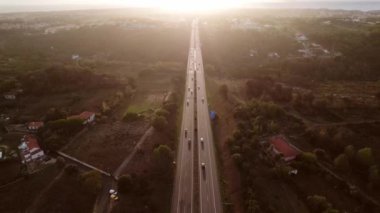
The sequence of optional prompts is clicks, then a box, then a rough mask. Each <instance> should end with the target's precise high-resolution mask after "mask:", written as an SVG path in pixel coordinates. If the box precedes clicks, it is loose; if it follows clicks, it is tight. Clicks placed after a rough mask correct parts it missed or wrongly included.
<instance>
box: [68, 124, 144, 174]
mask: <svg viewBox="0 0 380 213" xmlns="http://www.w3.org/2000/svg"><path fill="white" fill-rule="evenodd" d="M148 127H149V123H148V122H146V121H137V122H133V123H125V122H121V121H117V122H113V123H103V124H97V125H94V126H92V127H90V129H89V130H88V132H86V133H85V134H83V135H81V136H80V137H79V138H77V139H76V140H75V141H74V142H73V143H72V144H70V145H69V146H68V147H67V149H66V150H63V152H65V153H67V154H69V155H72V156H74V157H76V158H78V159H79V160H82V161H84V162H86V163H89V164H91V165H94V166H96V167H98V168H101V169H103V170H105V171H109V172H111V173H112V172H113V171H114V170H115V169H116V168H117V167H118V166H119V165H120V163H121V162H122V161H123V160H124V158H125V157H126V156H128V154H129V153H130V152H131V151H132V149H133V147H134V146H135V144H136V143H137V142H138V140H139V138H140V137H141V136H142V135H143V134H144V132H145V131H146V130H147V129H148Z"/></svg>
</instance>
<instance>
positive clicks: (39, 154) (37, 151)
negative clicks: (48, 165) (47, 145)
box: [18, 135, 45, 163]
mask: <svg viewBox="0 0 380 213" xmlns="http://www.w3.org/2000/svg"><path fill="white" fill-rule="evenodd" d="M18 148H19V150H20V154H21V158H22V162H23V163H29V162H31V161H35V160H39V159H41V158H43V157H44V155H45V154H44V151H43V150H42V149H41V148H40V145H39V144H38V141H37V138H36V137H35V136H33V135H24V137H22V139H21V144H20V145H19V146H18Z"/></svg>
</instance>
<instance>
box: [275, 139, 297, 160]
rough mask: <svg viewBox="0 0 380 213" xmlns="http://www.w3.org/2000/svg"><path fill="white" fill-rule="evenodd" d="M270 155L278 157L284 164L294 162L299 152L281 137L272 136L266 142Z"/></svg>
mask: <svg viewBox="0 0 380 213" xmlns="http://www.w3.org/2000/svg"><path fill="white" fill-rule="evenodd" d="M268 142H269V144H270V146H269V147H270V149H271V151H272V154H274V155H280V156H281V157H282V159H283V160H284V161H285V162H289V161H291V160H294V159H295V158H296V157H297V155H299V154H300V153H301V152H300V151H299V150H298V149H297V148H296V147H295V146H293V145H292V144H290V143H289V142H288V141H287V140H286V138H285V137H284V136H282V135H277V136H273V137H271V138H270V139H269V140H268Z"/></svg>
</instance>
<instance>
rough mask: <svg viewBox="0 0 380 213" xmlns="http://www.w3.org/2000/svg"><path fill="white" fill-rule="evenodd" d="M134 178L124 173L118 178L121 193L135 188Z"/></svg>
mask: <svg viewBox="0 0 380 213" xmlns="http://www.w3.org/2000/svg"><path fill="white" fill-rule="evenodd" d="M132 187H133V180H132V177H131V175H129V174H127V175H122V176H121V177H120V178H119V179H118V180H117V188H118V191H119V192H120V193H128V192H131V191H132V190H133V188H132Z"/></svg>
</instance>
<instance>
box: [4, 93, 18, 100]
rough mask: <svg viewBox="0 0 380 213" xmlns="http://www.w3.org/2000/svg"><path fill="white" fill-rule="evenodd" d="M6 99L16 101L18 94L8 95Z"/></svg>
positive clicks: (5, 96)
mask: <svg viewBox="0 0 380 213" xmlns="http://www.w3.org/2000/svg"><path fill="white" fill-rule="evenodd" d="M4 98H5V99H7V100H16V94H14V93H6V94H4Z"/></svg>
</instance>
